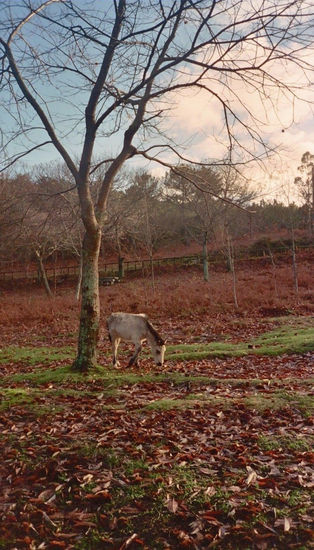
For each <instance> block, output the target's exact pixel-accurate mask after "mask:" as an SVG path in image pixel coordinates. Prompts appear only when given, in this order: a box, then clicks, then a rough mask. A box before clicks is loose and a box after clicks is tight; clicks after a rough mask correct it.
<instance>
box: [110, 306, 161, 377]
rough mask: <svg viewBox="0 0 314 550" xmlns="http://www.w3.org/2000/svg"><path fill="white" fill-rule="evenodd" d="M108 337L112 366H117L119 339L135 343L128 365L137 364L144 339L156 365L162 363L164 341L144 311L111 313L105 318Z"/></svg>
mask: <svg viewBox="0 0 314 550" xmlns="http://www.w3.org/2000/svg"><path fill="white" fill-rule="evenodd" d="M107 327H108V331H109V339H110V342H111V344H112V353H113V366H114V367H118V366H119V362H118V360H117V356H118V347H119V344H120V341H121V340H128V341H131V342H133V344H134V345H135V353H134V355H132V357H131V359H130V360H129V366H131V365H133V364H135V365H137V360H138V356H139V353H140V351H141V349H142V343H143V342H144V340H147V342H148V343H149V345H150V348H151V351H152V355H153V359H154V361H155V363H156V364H157V365H158V366H162V365H163V364H164V358H165V351H166V346H165V341H164V340H163V338H162V337H161V336H160V335H159V334H158V332H157V330H156V329H155V328H154V327H153V325H152V324H151V323H150V322H149V320H148V318H147V315H145V313H122V312H117V313H111V315H109V317H108V319H107Z"/></svg>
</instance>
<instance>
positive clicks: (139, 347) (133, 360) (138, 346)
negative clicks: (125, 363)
mask: <svg viewBox="0 0 314 550" xmlns="http://www.w3.org/2000/svg"><path fill="white" fill-rule="evenodd" d="M141 350H142V342H138V343H136V344H135V352H134V355H132V357H131V359H130V361H129V367H130V366H131V365H137V358H138V356H139V353H140V352H141Z"/></svg>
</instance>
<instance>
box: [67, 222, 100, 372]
mask: <svg viewBox="0 0 314 550" xmlns="http://www.w3.org/2000/svg"><path fill="white" fill-rule="evenodd" d="M100 240H101V233H100V231H99V232H97V233H95V234H94V235H88V234H87V233H86V235H85V238H84V241H83V249H82V255H83V271H82V303H81V316H80V329H79V339H78V352H77V357H76V359H75V361H74V363H73V365H72V368H73V369H74V370H78V371H81V372H86V371H88V370H90V369H91V368H94V367H96V364H97V343H98V334H99V314H100V305H99V277H98V257H99V249H100Z"/></svg>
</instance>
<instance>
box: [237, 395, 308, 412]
mask: <svg viewBox="0 0 314 550" xmlns="http://www.w3.org/2000/svg"><path fill="white" fill-rule="evenodd" d="M244 403H245V404H246V405H247V406H248V407H253V408H254V409H257V410H258V411H264V410H265V409H272V410H278V409H282V408H284V407H287V406H288V407H293V408H296V409H298V410H300V411H301V412H302V413H303V414H304V416H310V415H311V412H312V411H313V408H314V399H313V396H311V395H307V394H304V393H299V392H293V393H289V392H287V391H274V392H273V393H272V394H263V393H259V394H256V395H253V396H250V397H248V398H246V399H244Z"/></svg>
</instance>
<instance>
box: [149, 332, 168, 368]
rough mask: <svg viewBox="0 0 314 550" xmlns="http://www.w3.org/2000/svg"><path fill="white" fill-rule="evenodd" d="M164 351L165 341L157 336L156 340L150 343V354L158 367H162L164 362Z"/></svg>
mask: <svg viewBox="0 0 314 550" xmlns="http://www.w3.org/2000/svg"><path fill="white" fill-rule="evenodd" d="M165 351H166V346H165V341H164V340H163V339H162V338H158V340H157V341H156V342H154V343H153V345H152V355H153V359H154V361H155V363H156V365H158V366H159V367H162V366H163V364H164V360H165Z"/></svg>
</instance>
